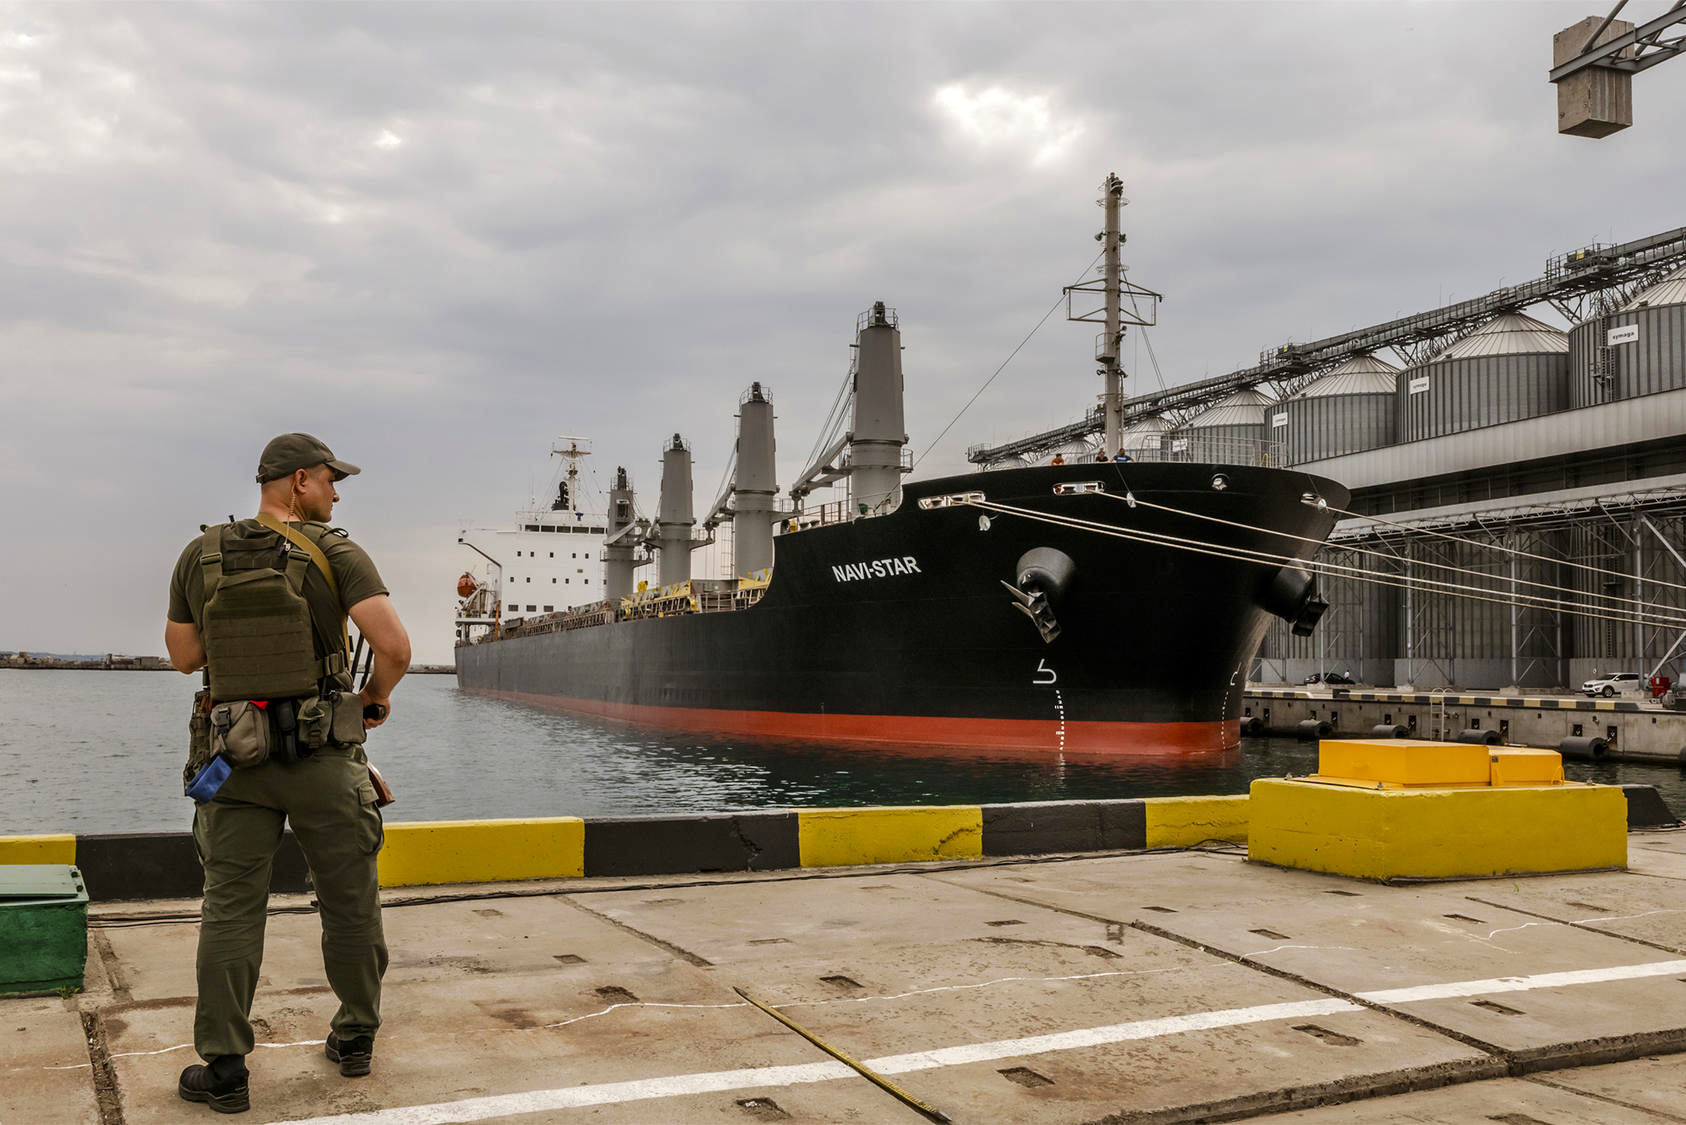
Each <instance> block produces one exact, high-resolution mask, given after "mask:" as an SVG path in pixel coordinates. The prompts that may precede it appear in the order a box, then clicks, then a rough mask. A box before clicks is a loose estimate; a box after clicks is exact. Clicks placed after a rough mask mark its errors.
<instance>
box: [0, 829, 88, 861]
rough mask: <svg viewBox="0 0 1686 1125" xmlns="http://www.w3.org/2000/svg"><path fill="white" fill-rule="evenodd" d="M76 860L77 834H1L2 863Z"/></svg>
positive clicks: (0, 851) (0, 855) (0, 856)
mask: <svg viewBox="0 0 1686 1125" xmlns="http://www.w3.org/2000/svg"><path fill="white" fill-rule="evenodd" d="M75 862H76V837H75V836H72V835H69V834H66V835H62V836H58V835H55V836H0V864H6V863H65V864H74V863H75Z"/></svg>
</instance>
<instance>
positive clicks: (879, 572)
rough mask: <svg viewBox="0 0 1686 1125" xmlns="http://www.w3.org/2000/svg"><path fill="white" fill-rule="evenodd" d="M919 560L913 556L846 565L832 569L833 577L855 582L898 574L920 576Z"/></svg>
mask: <svg viewBox="0 0 1686 1125" xmlns="http://www.w3.org/2000/svg"><path fill="white" fill-rule="evenodd" d="M920 573H923V572H922V571H920V569H919V560H918V559H916V558H914V557H913V556H912V555H903V556H902V557H901V558H899V559H873V560H872V561H870V562H859V563H844V564H843V565H842V566H834V567H832V568H831V576H832V577H833V578H835V579H837V581H839V582H855V581H858V580H859V579H862V578H890V577H893V576H894V575H897V574H920Z"/></svg>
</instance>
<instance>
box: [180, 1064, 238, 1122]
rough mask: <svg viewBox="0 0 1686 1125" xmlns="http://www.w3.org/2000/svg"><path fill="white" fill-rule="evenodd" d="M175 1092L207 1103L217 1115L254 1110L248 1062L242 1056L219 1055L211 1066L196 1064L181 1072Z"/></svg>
mask: <svg viewBox="0 0 1686 1125" xmlns="http://www.w3.org/2000/svg"><path fill="white" fill-rule="evenodd" d="M176 1093H178V1094H180V1095H181V1096H182V1099H183V1100H184V1101H190V1102H204V1103H205V1104H206V1105H208V1106H210V1107H211V1108H212V1109H214V1110H216V1111H217V1112H218V1113H245V1112H246V1111H247V1110H248V1109H251V1108H252V1095H251V1092H250V1091H249V1090H248V1089H247V1087H246V1060H245V1058H244V1057H243V1056H241V1055H218V1056H217V1057H216V1058H214V1059H212V1060H211V1063H210V1065H209V1066H206V1065H204V1064H202V1063H201V1064H196V1065H194V1066H190V1067H188V1068H187V1069H186V1070H184V1071H182V1072H181V1083H180V1084H179V1085H178V1086H177V1087H176Z"/></svg>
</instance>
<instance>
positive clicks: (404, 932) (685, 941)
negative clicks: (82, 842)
mask: <svg viewBox="0 0 1686 1125" xmlns="http://www.w3.org/2000/svg"><path fill="white" fill-rule="evenodd" d="M1629 844H1630V847H1629V869H1628V870H1626V871H1617V872H1599V873H1587V874H1575V875H1563V876H1547V877H1535V878H1502V879H1494V880H1480V881H1464V882H1450V883H1434V884H1417V885H1411V886H1387V885H1381V884H1377V883H1369V882H1358V881H1354V880H1348V879H1342V878H1336V877H1331V876H1325V875H1317V874H1312V873H1308V872H1301V871H1290V870H1283V869H1278V868H1273V867H1265V866H1261V865H1256V864H1251V863H1248V862H1247V861H1246V860H1245V859H1244V857H1243V855H1242V854H1241V853H1240V851H1239V850H1238V849H1235V848H1233V847H1225V846H1220V847H1218V848H1216V849H1215V850H1200V849H1190V850H1163V851H1157V852H1130V853H1124V852H1112V853H1106V854H1099V855H1095V854H1090V855H1082V856H1053V857H1036V858H1013V857H1007V858H984V859H975V860H970V861H962V862H933V863H918V864H898V865H893V866H879V867H852V868H829V869H823V870H791V871H775V872H765V873H751V874H735V875H688V876H671V877H620V878H584V879H580V878H575V879H567V880H555V881H544V882H524V883H501V884H476V885H454V886H447V887H428V888H413V887H412V888H396V889H392V890H389V891H387V892H385V893H386V901H387V905H388V910H387V912H386V927H387V933H388V938H389V941H390V944H391V947H392V954H393V959H392V965H391V970H390V972H389V974H388V976H387V993H386V1001H385V1018H386V1026H385V1027H384V1028H383V1031H382V1034H381V1037H380V1040H379V1042H378V1044H377V1049H376V1062H375V1072H374V1074H373V1075H372V1076H370V1077H368V1078H362V1079H344V1078H341V1077H340V1076H339V1074H338V1071H337V1069H336V1068H335V1067H334V1066H333V1065H332V1064H331V1063H329V1062H328V1061H327V1060H326V1059H325V1058H324V1057H323V1055H322V1047H321V1039H322V1036H323V1034H324V1033H325V1031H326V1028H327V1021H328V1017H329V1015H330V1014H331V1013H332V1011H333V1009H334V1006H335V1001H334V999H333V996H332V994H331V993H330V992H329V990H328V988H327V985H326V982H325V981H324V979H323V978H322V969H321V961H320V956H319V952H318V939H319V931H318V927H317V921H316V919H315V917H313V916H312V914H311V912H310V903H309V898H308V896H305V895H279V896H277V897H276V899H275V900H274V912H273V914H272V917H271V918H270V921H269V931H268V953H267V957H266V960H265V964H264V976H263V979H262V982H261V984H260V987H259V991H258V998H257V1005H256V1011H255V1016H256V1025H257V1034H258V1040H259V1043H260V1046H259V1048H258V1050H257V1051H256V1052H255V1053H254V1055H253V1057H252V1059H251V1060H250V1061H251V1066H252V1104H253V1108H252V1110H251V1112H250V1114H248V1115H246V1116H245V1118H244V1119H245V1120H249V1121H274V1122H280V1121H309V1122H313V1123H319V1125H421V1123H436V1122H455V1121H503V1120H509V1121H523V1122H525V1121H544V1122H567V1121H576V1120H586V1119H590V1120H593V1121H609V1122H615V1121H621V1122H650V1121H684V1122H689V1121H707V1122H722V1123H735V1122H744V1123H749V1122H759V1121H840V1122H878V1121H890V1122H893V1121H904V1120H905V1121H918V1120H920V1119H921V1116H922V1115H921V1114H920V1113H919V1112H917V1111H916V1110H915V1109H912V1108H910V1107H908V1106H907V1105H904V1104H903V1103H902V1102H900V1101H898V1100H896V1099H895V1098H894V1097H893V1096H892V1095H891V1094H889V1093H886V1092H885V1091H883V1090H882V1089H880V1088H879V1087H877V1086H875V1085H873V1084H872V1083H870V1082H869V1081H868V1080H867V1079H866V1078H864V1077H861V1076H860V1075H859V1074H858V1073H857V1072H856V1071H854V1070H852V1069H850V1068H849V1067H848V1066H846V1065H845V1064H844V1063H842V1062H839V1061H837V1060H836V1059H834V1058H833V1057H831V1056H830V1055H828V1054H826V1053H825V1052H823V1051H822V1050H820V1049H819V1048H818V1047H816V1046H814V1045H812V1044H811V1043H809V1042H808V1041H807V1040H805V1039H803V1038H802V1037H800V1036H798V1035H797V1034H795V1033H793V1032H792V1031H790V1030H789V1029H787V1028H786V1027H785V1026H783V1025H781V1024H780V1023H779V1022H777V1021H776V1020H774V1019H773V1018H771V1017H769V1016H768V1015H767V1014H766V1013H764V1012H762V1011H760V1010H758V1009H757V1008H755V1007H753V1006H751V1005H750V1004H748V1003H746V1002H745V1000H744V999H743V998H742V997H740V995H739V994H738V993H737V992H736V991H734V990H735V989H739V988H741V989H742V990H743V991H744V992H745V993H747V994H748V996H750V997H753V998H754V999H756V1000H759V1001H761V1002H763V1003H765V1004H768V1005H771V1006H774V1007H776V1008H777V1010H778V1011H779V1012H781V1013H782V1014H783V1015H784V1016H786V1017H787V1018H789V1019H791V1020H793V1021H795V1022H796V1023H798V1024H799V1025H801V1026H802V1027H803V1028H805V1029H806V1030H808V1031H810V1032H811V1033H813V1034H814V1035H816V1036H818V1037H819V1038H821V1039H822V1040H823V1041H825V1042H826V1043H828V1044H830V1045H832V1046H833V1047H835V1048H836V1049H838V1050H840V1051H842V1052H845V1053H847V1054H849V1055H852V1056H853V1057H854V1058H856V1059H858V1060H861V1061H863V1062H864V1063H865V1064H866V1065H867V1066H869V1067H871V1068H872V1069H873V1070H875V1071H877V1072H878V1073H880V1074H882V1075H884V1076H886V1077H887V1078H889V1079H890V1080H891V1081H893V1082H895V1083H897V1084H899V1085H900V1086H902V1087H904V1088H905V1089H906V1090H907V1091H908V1092H909V1093H911V1094H912V1095H913V1096H915V1097H916V1098H918V1099H920V1100H922V1101H924V1102H926V1103H928V1104H929V1105H931V1106H933V1107H935V1108H936V1109H937V1110H940V1111H941V1112H942V1113H943V1114H945V1115H946V1116H948V1117H949V1118H951V1119H952V1120H954V1121H962V1122H1038V1123H1042V1122H1090V1121H1117V1122H1125V1121H1154V1122H1169V1121H1198V1120H1233V1119H1242V1118H1248V1119H1254V1120H1263V1121H1303V1122H1310V1123H1321V1122H1378V1123H1379V1122H1407V1121H1409V1122H1424V1121H1483V1122H1484V1121H1498V1122H1509V1123H1512V1125H1530V1123H1544V1125H1569V1123H1571V1122H1574V1123H1585V1122H1598V1123H1603V1122H1609V1123H1627V1122H1681V1121H1686V1054H1682V1053H1680V1052H1683V1051H1686V831H1680V830H1675V831H1666V830H1663V831H1649V832H1636V833H1633V834H1631V835H1630V838H1629ZM196 913H197V903H196V902H195V901H193V900H186V899H184V900H174V901H149V902H124V903H96V904H95V906H94V909H93V914H92V922H93V929H92V934H91V940H90V957H89V975H88V989H87V991H86V992H85V993H83V994H80V995H77V996H73V997H69V998H67V999H60V998H57V997H47V998H35V999H14V1000H5V1001H0V1122H4V1123H5V1125H33V1123H36V1122H43V1123H53V1122H67V1123H69V1122H74V1123H87V1125H118V1123H122V1125H149V1123H154V1122H181V1121H191V1120H207V1119H209V1118H208V1113H209V1111H208V1110H207V1109H205V1108H204V1107H201V1106H191V1105H188V1104H187V1103H184V1102H181V1101H180V1100H178V1099H177V1097H176V1094H175V1077H176V1074H177V1072H178V1071H179V1070H180V1068H181V1067H182V1066H183V1065H186V1064H187V1063H189V1062H191V1061H193V1052H192V1049H191V1046H189V1045H188V1044H189V1041H190V1039H191V1025H192V1005H193V1000H192V996H193V959H194V943H195V930H196Z"/></svg>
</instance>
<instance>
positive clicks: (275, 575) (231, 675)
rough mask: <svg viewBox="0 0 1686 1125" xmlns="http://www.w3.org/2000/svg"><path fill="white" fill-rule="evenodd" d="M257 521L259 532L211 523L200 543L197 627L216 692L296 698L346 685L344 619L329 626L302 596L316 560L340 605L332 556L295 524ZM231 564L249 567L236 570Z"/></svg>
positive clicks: (225, 697) (229, 697) (228, 696)
mask: <svg viewBox="0 0 1686 1125" xmlns="http://www.w3.org/2000/svg"><path fill="white" fill-rule="evenodd" d="M258 521H259V522H260V523H262V524H263V525H264V527H265V528H266V530H265V531H264V532H262V533H260V534H258V535H250V536H249V535H243V534H241V533H240V532H239V530H238V529H237V528H236V527H235V525H233V524H222V525H218V526H216V527H209V528H206V529H205V536H204V539H203V541H202V543H201V546H200V555H199V565H200V568H201V570H200V574H201V576H202V577H203V579H204V586H205V605H204V609H203V611H202V612H201V615H200V631H201V633H202V634H203V636H204V638H205V659H206V664H207V666H208V671H209V675H210V686H211V698H212V699H214V700H216V701H217V702H218V703H228V702H233V701H235V700H241V699H298V698H302V697H305V696H310V695H316V694H318V693H320V692H323V691H325V690H326V689H328V688H329V687H334V686H345V687H349V672H348V668H347V665H348V662H349V661H348V657H349V645H348V643H347V637H346V630H345V618H344V616H343V615H342V616H341V617H340V620H339V623H338V628H337V629H330V628H327V627H325V626H324V625H322V624H321V623H319V622H317V621H316V620H315V619H314V618H313V616H312V614H311V612H310V604H309V602H307V601H306V600H305V597H304V580H305V574H306V572H307V571H308V570H309V569H310V568H311V567H312V566H315V567H316V569H317V570H318V571H319V572H320V573H321V574H322V577H323V578H325V579H326V580H327V583H328V589H329V590H330V591H331V592H332V593H333V596H334V601H335V604H336V605H338V603H339V584H338V583H337V582H336V581H335V580H334V572H333V569H332V568H331V567H330V566H329V565H328V559H327V556H326V555H324V554H323V553H322V549H321V548H320V547H319V546H317V544H316V543H315V542H313V541H312V540H311V539H310V537H309V536H308V535H306V534H305V533H303V532H301V531H299V530H298V529H297V528H294V527H291V526H289V525H288V524H284V523H282V522H280V521H279V520H276V519H273V518H272V517H270V516H268V515H259V516H258ZM277 556H279V558H280V559H281V565H280V567H279V568H277V567H275V566H274V560H275V559H276V557H277ZM231 562H240V563H244V564H246V565H244V566H237V567H234V568H232V569H231V568H230V566H229V564H230V563H231ZM340 681H344V683H343V684H342V683H340Z"/></svg>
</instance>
